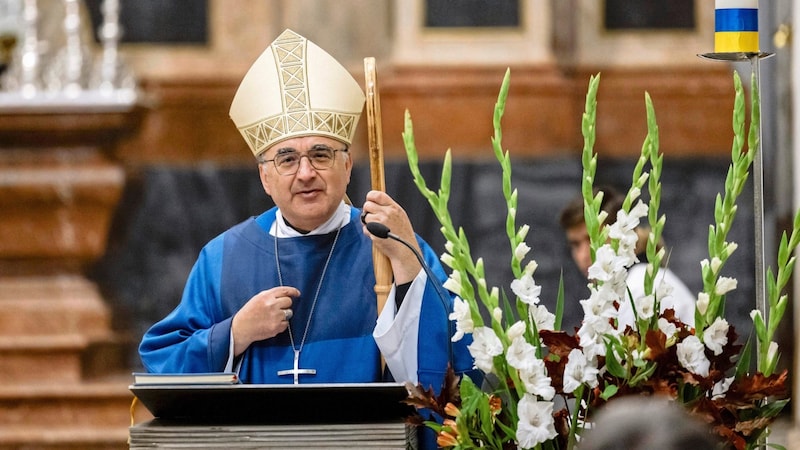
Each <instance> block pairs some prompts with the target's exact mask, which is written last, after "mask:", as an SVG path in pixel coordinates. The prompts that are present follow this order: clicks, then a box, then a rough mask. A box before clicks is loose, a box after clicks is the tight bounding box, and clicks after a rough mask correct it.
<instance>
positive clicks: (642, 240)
mask: <svg viewBox="0 0 800 450" xmlns="http://www.w3.org/2000/svg"><path fill="white" fill-rule="evenodd" d="M598 191H602V192H603V200H602V202H601V204H600V210H601V211H605V212H606V213H608V218H607V219H606V222H607V223H613V221H615V220H616V217H617V212H618V211H619V210H620V209H621V208H622V202H623V201H624V199H625V197H624V195H622V194H621V193H619V192H618V191H617V190H615V189H614V188H613V187H611V186H602V187H595V189H594V192H595V194H597V192H598ZM559 223H560V225H561V228H562V229H563V230H564V233H565V235H566V239H567V244H568V245H569V248H570V253H571V255H572V260H573V261H574V262H575V265H576V266H577V267H578V269H579V270H580V271H581V273H582V274H583V275H584V276H585V277H586V278H587V279H588V277H589V267H590V266H591V265H592V256H591V242H590V240H589V233H588V231H587V230H586V219H585V218H584V212H583V196H582V195H579V196H578V197H576V198H574V199H573V200H572V201H570V202H569V203H568V204H567V206H566V207H564V209H563V210H562V211H561V214H560V216H559ZM636 233H637V234H638V236H639V240H638V242H637V245H636V255H637V258H638V259H639V262H638V263H636V264H634V265H633V266H631V267H630V268H629V269H628V276H627V278H626V283H627V286H628V289H629V290H630V292H631V295H632V296H633V298H634V299H638V298H641V297H644V295H645V294H644V277H645V274H646V273H647V255H646V253H645V251H646V245H647V237H648V235H649V229H648V228H647V227H645V226H639V227H637V228H636ZM663 246H664V243H663V241H662V242H660V243H659V248H660V247H663ZM665 261H666V259H665ZM659 282H660V283H666V284H667V285H669V286H670V287H671V288H672V290H671V293H670V295H667V296H665V297H664V298H661V299H659V301H660V302H661V311H662V312H663V311H664V310H665V309H670V308H671V309H673V310H674V311H675V316H676V317H677V318H678V319H680V320H681V321H682V322H683V323H685V324H687V325H689V326H690V327H694V312H695V296H694V295H693V294H692V292H691V291H690V290H689V288H688V287H687V286H686V285H685V284H684V283H683V282H682V281H681V280H680V278H678V276H677V275H675V273H674V272H673V271H671V270H670V269H669V268H668V267H661V268H659V270H658V280H657V283H659ZM657 285H658V284H656V286H657ZM633 321H634V316H633V311H632V308H631V302H629V301H625V302H620V306H619V325H620V326H625V325H632V324H633Z"/></svg>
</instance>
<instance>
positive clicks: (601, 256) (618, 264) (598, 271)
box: [589, 244, 625, 281]
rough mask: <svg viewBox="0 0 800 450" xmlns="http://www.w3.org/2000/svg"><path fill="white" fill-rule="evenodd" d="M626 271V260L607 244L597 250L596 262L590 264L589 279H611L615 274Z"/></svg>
mask: <svg viewBox="0 0 800 450" xmlns="http://www.w3.org/2000/svg"><path fill="white" fill-rule="evenodd" d="M623 271H625V261H624V259H623V258H620V257H619V256H617V253H616V252H615V251H614V249H613V248H611V246H610V245H608V244H605V245H603V246H602V247H600V248H599V249H597V252H595V261H594V264H592V265H591V266H589V279H590V280H597V281H609V280H612V279H614V275H615V274H617V273H619V272H623Z"/></svg>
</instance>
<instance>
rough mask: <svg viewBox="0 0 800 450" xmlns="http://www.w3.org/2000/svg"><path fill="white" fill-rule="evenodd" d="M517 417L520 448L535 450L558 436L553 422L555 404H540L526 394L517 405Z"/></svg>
mask: <svg viewBox="0 0 800 450" xmlns="http://www.w3.org/2000/svg"><path fill="white" fill-rule="evenodd" d="M517 415H518V416H519V423H518V424H517V444H518V445H519V447H520V448H533V447H535V446H536V445H538V444H541V443H542V442H545V441H547V440H549V439H553V438H554V437H556V436H557V435H558V433H556V428H555V422H554V420H553V402H540V401H538V400H537V399H536V397H534V396H533V395H531V394H525V395H524V396H523V397H522V398H521V399H520V401H519V404H518V405H517Z"/></svg>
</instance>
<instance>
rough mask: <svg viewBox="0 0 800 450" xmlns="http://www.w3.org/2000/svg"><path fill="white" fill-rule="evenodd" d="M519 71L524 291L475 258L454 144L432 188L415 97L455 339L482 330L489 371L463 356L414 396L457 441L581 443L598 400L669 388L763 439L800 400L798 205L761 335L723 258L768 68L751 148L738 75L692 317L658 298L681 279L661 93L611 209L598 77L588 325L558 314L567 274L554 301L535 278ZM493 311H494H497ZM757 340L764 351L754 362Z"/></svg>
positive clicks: (517, 245) (511, 230)
mask: <svg viewBox="0 0 800 450" xmlns="http://www.w3.org/2000/svg"><path fill="white" fill-rule="evenodd" d="M753 78H755V77H753ZM509 80H510V71H507V72H506V74H505V78H504V80H503V84H502V86H501V89H500V93H499V95H498V100H497V103H496V105H495V111H494V136H493V138H492V146H493V149H494V153H495V156H496V157H497V160H498V161H499V163H500V165H501V167H502V172H503V194H504V197H505V200H506V203H507V209H508V214H507V219H506V234H507V236H508V239H509V243H510V248H511V249H512V252H511V262H510V264H511V269H512V272H513V275H514V278H515V279H514V280H513V281H512V282H511V284H510V286H509V287H510V289H511V292H512V294H513V297H512V298H509V297H508V294H507V293H506V292H505V290H502V289H500V288H498V287H496V286H495V287H490V286H487V282H486V279H485V275H484V264H483V260H482V259H481V258H477V259H473V256H472V255H471V253H470V246H469V241H468V239H467V236H466V235H465V233H464V231H463V229H461V228H458V229H457V228H456V227H455V225H454V224H453V223H452V220H451V218H450V214H449V211H448V209H447V203H448V198H449V189H450V177H451V156H450V151H449V150H448V151H447V153H446V155H445V159H444V164H443V169H442V174H441V183H440V187H439V189H438V192H434V191H432V190H430V189H429V188H428V187H427V185H426V182H425V180H424V179H423V177H422V175H421V173H420V171H419V167H418V157H417V151H416V146H415V143H414V135H413V125H412V122H411V117H410V114H409V113H408V112H406V117H405V131H404V134H403V137H404V143H405V147H406V153H407V155H408V160H409V166H410V168H411V172H412V174H413V176H414V180H415V183H416V185H417V187H418V189H419V190H420V192H421V193H422V194H423V195H424V196H425V198H426V199H427V200H428V202H429V203H430V205H431V207H432V209H433V211H434V213H435V215H436V217H437V218H438V220H439V222H440V223H441V231H442V234H443V235H444V237H445V239H446V245H445V247H446V253H444V254H443V255H442V256H441V260H442V262H443V263H444V264H445V265H446V266H448V267H449V268H450V269H452V270H451V274H450V276H449V279H448V280H447V282H446V283H445V287H446V288H448V289H449V290H450V291H452V292H453V293H455V294H457V296H458V298H457V301H456V305H455V308H454V312H453V314H452V315H451V317H450V319H451V320H455V322H456V330H457V331H456V334H455V335H454V336H453V341H457V340H459V339H461V338H463V336H464V335H465V334H471V335H472V338H473V342H472V344H470V346H469V350H470V352H471V354H472V356H473V357H474V360H475V367H476V368H477V369H479V370H480V371H481V372H482V374H483V375H484V376H485V380H483V382H481V385H478V384H477V383H476V382H474V381H473V380H471V379H470V378H469V377H466V376H465V377H463V379H461V380H458V379H456V377H455V375H453V374H452V372H451V373H450V374H449V376H448V379H447V380H446V381H445V384H444V387H443V389H442V390H441V392H440V393H439V394H438V395H436V394H435V393H434V391H433V390H432V389H430V388H428V389H427V390H426V389H425V388H424V387H423V386H412V385H408V386H407V387H408V389H409V393H410V395H409V398H408V400H407V402H408V403H410V404H412V405H415V406H417V407H419V408H428V409H430V410H432V411H433V412H435V413H436V414H438V415H439V416H440V417H441V418H442V419H443V421H442V422H441V423H440V422H436V421H428V422H425V423H426V425H427V426H429V427H431V428H433V429H434V430H435V431H436V432H437V433H438V444H439V446H440V447H443V448H455V449H469V448H479V447H480V448H494V449H505V448H526V449H527V448H535V449H572V448H576V447H578V444H579V441H580V434H581V432H582V430H583V429H584V427H585V424H587V423H590V422H591V420H592V412H593V411H594V410H595V409H596V408H598V407H600V406H602V405H603V404H604V403H606V402H609V401H613V399H615V398H619V397H622V396H626V395H651V396H656V395H658V396H665V397H667V398H669V399H672V400H673V401H675V402H677V403H679V404H681V405H683V406H684V407H685V408H686V409H687V410H688V411H689V412H691V413H692V414H694V415H696V416H699V417H700V418H702V419H703V420H704V421H705V422H706V423H708V424H709V425H710V427H711V429H712V430H713V432H715V433H716V434H717V435H719V437H720V438H721V439H722V440H723V442H726V443H727V444H728V445H729V446H730V447H732V448H736V449H739V450H741V449H749V448H755V447H756V446H757V445H758V443H759V442H763V439H764V438H765V437H766V436H767V435H768V433H769V425H770V424H771V423H772V421H774V419H775V418H776V416H777V415H778V413H779V412H780V411H781V409H782V408H783V407H784V406H785V405H786V404H787V402H788V401H789V399H788V397H787V392H786V381H787V371H786V370H784V371H782V372H780V373H776V367H777V362H778V359H779V356H780V355H779V353H778V346H777V344H776V343H775V342H774V340H773V338H774V334H775V332H776V329H777V326H778V324H779V322H780V320H781V318H782V317H783V314H784V311H785V309H786V306H787V303H788V299H787V296H786V295H785V294H783V293H782V292H783V290H784V287H785V286H786V283H787V282H788V279H789V276H790V274H791V272H792V268H793V266H794V262H795V258H794V256H792V254H793V252H794V250H795V248H796V247H797V245H798V243H799V242H800V213H798V215H797V216H796V217H795V220H794V226H793V231H792V233H791V236H790V237H787V236H786V234H785V233H784V235H783V237H782V239H781V242H780V248H779V253H778V264H777V267H778V270H777V275H776V274H774V273H773V272H772V270H769V271H768V273H767V291H768V292H767V299H768V301H769V307H768V311H759V310H754V311H753V312H752V313H751V317H752V320H753V324H754V330H755V341H752V340H751V339H748V340H747V341H746V343H744V344H742V343H739V342H738V341H737V340H738V335H737V333H736V331H735V330H734V327H733V326H731V325H730V324H729V323H728V322H727V320H726V319H725V317H724V306H725V296H726V294H727V293H728V292H730V291H731V290H733V289H735V288H736V284H737V281H736V280H735V279H733V278H729V277H725V276H722V271H723V268H724V267H725V263H726V262H727V261H728V259H729V258H730V257H731V255H732V254H733V253H734V252H735V250H736V248H737V244H736V243H734V242H728V241H727V235H728V232H729V231H730V224H731V223H732V222H733V218H734V216H735V214H736V209H737V208H736V201H737V198H738V196H739V194H740V193H741V192H742V189H743V187H744V184H745V182H746V180H747V178H748V174H749V171H750V167H751V165H752V162H753V159H754V157H755V155H756V149H757V148H758V138H759V137H758V136H759V126H760V111H759V106H758V104H759V102H758V100H757V99H758V90H757V83H756V80H755V79H754V80H753V82H752V96H753V97H752V98H753V101H752V107H751V108H750V109H751V115H750V124H749V134H748V137H747V147H748V148H747V149H745V148H744V147H745V145H744V144H745V109H746V108H745V103H746V102H745V98H744V93H743V88H742V83H741V80H740V78H739V75H738V74H737V73H734V85H735V92H736V94H735V95H736V97H735V103H734V113H733V128H734V140H733V146H732V151H731V156H732V162H731V165H730V166H729V170H728V174H727V178H726V182H725V189H724V193H722V194H718V195H717V198H716V205H715V216H714V217H715V223H714V224H712V225H710V226H709V233H708V252H709V255H708V259H704V260H703V261H702V262H701V269H702V278H703V291H702V292H700V293H699V294H698V296H697V301H696V310H695V324H694V327H692V326H690V325H688V324H686V323H683V322H681V321H680V320H679V319H678V318H676V316H675V314H674V311H673V310H671V309H666V310H665V311H664V312H660V311H661V308H660V299H662V298H663V297H664V296H665V295H667V294H668V293H669V290H670V287H669V286H668V285H666V284H663V283H660V282H659V278H657V274H658V272H659V269H660V268H661V266H662V261H663V259H664V256H665V253H664V249H659V248H658V246H657V245H656V243H657V242H658V241H659V239H660V237H661V233H662V231H663V229H664V225H665V222H666V217H665V216H663V215H661V216H659V212H658V209H659V202H660V198H661V184H660V175H661V168H662V161H663V156H662V155H661V154H660V153H659V136H658V125H657V123H656V117H655V112H654V108H653V104H652V101H651V99H650V97H649V95H648V94H646V93H645V103H646V110H647V129H648V130H647V131H648V132H647V136H646V138H645V140H644V143H643V145H642V151H641V156H640V157H639V159H638V161H637V163H636V165H635V168H634V172H633V176H632V182H631V186H630V189H629V190H628V191H627V195H626V197H625V200H624V202H623V206H622V208H621V210H620V211H619V213H618V214H617V217H615V218H614V217H607V214H606V213H605V212H602V211H600V204H601V200H602V196H603V193H602V192H599V193H597V194H596V195H595V194H594V193H593V192H594V191H593V182H594V178H595V171H596V168H597V155H596V154H595V153H594V152H593V146H594V140H595V123H596V106H597V100H596V95H597V90H598V86H599V81H600V75H597V76H594V77H591V80H590V82H589V88H588V92H587V95H586V104H585V111H584V114H583V118H582V133H583V136H584V147H583V153H582V164H583V177H582V186H581V191H582V193H583V197H584V213H585V220H586V226H587V231H588V233H589V236H590V239H591V247H592V260H593V265H592V266H591V268H590V269H589V275H590V278H591V281H590V283H589V296H588V298H586V299H585V300H582V301H581V302H580V303H581V306H582V307H583V311H584V318H583V321H582V325H581V327H580V329H578V330H577V332H576V333H574V334H569V333H567V332H565V331H561V330H559V329H560V327H561V325H560V323H561V315H562V311H563V307H564V305H563V284H562V285H560V286H559V294H558V298H557V299H556V308H555V312H554V313H552V312H550V311H549V310H548V309H547V307H546V306H544V305H543V304H542V302H541V299H540V294H541V286H539V285H537V283H536V281H535V278H534V274H535V271H536V268H537V264H536V262H535V261H534V260H532V259H529V256H530V248H529V247H528V245H526V243H525V238H526V236H527V234H528V232H529V227H528V225H522V226H519V227H518V226H517V225H516V222H515V216H516V211H517V192H516V190H513V188H512V183H511V169H512V166H511V160H510V157H509V153H508V151H503V149H502V143H501V141H502V130H501V126H500V122H501V118H502V116H503V111H504V107H505V101H506V97H507V94H508V86H509ZM643 190H646V191H647V192H648V193H649V195H648V197H649V199H648V201H647V202H645V201H644V200H643V198H642V191H643ZM642 220H646V221H647V223H648V224H649V233H650V234H649V238H648V242H647V250H646V252H647V260H648V264H649V266H648V270H647V275H646V276H645V280H644V284H645V286H644V292H645V296H644V297H642V298H632V296H631V295H630V294H629V292H630V291H629V289H628V286H626V282H625V280H626V271H627V268H628V267H630V266H631V265H632V264H634V263H635V262H637V258H636V255H635V253H634V246H635V243H636V239H637V235H636V232H635V231H634V229H635V228H636V227H637V226H638V225H639V223H640V221H642ZM526 259H527V262H526ZM562 283H563V281H562ZM622 302H630V304H631V305H632V309H633V311H634V322H635V323H634V324H633V325H632V326H631V325H620V323H619V321H618V308H619V305H620V304H622ZM481 311H485V312H487V313H488V314H487V315H486V316H487V317H489V318H490V319H489V320H488V321H487V323H485V322H484V316H483V315H482V314H481ZM753 355H755V356H756V357H757V358H756V359H757V361H755V364H754V366H755V371H754V372H751V363H752V362H753ZM556 396H560V397H562V398H563V399H564V402H562V403H563V404H565V405H567V406H566V407H564V408H561V409H559V410H555V411H554V408H555V405H556V403H555V402H554V398H555V397H556ZM771 445H772V446H773V447H777V448H780V446H778V445H774V444H771Z"/></svg>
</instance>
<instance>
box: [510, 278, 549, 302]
mask: <svg viewBox="0 0 800 450" xmlns="http://www.w3.org/2000/svg"><path fill="white" fill-rule="evenodd" d="M511 291H512V292H514V294H515V295H516V296H517V297H519V299H520V300H521V301H522V302H523V303H525V304H527V305H535V304H537V303H539V295H541V293H542V287H541V286H538V285H537V284H536V281H534V280H533V276H532V275H528V274H523V275H522V277H521V278H518V279H516V280H514V281H512V282H511Z"/></svg>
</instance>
